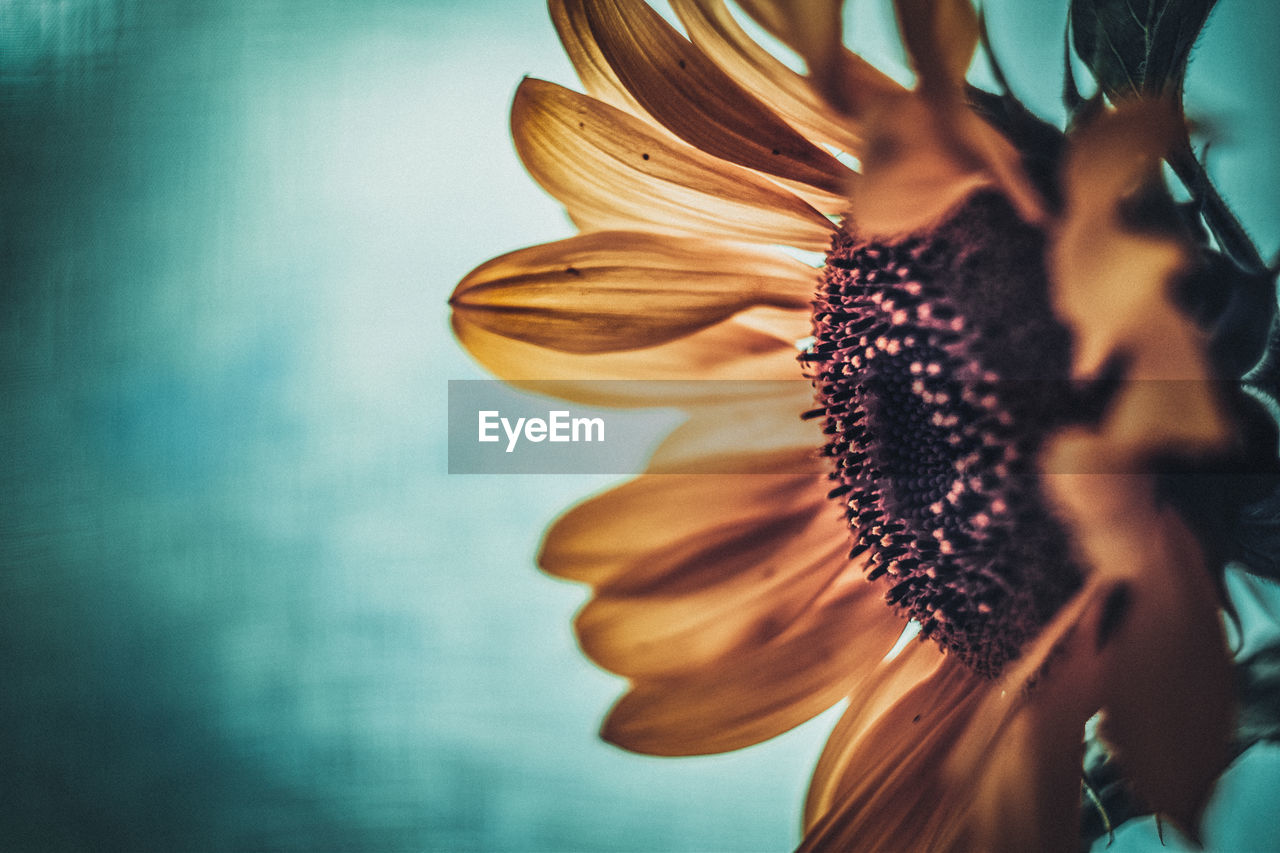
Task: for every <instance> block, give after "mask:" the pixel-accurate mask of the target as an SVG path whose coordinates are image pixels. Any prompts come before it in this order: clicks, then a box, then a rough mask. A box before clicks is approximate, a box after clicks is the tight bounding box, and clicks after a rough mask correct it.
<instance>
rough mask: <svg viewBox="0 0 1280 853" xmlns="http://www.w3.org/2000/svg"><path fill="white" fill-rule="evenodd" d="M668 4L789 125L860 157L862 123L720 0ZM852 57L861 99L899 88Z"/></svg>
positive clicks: (711, 53) (713, 57) (704, 48)
mask: <svg viewBox="0 0 1280 853" xmlns="http://www.w3.org/2000/svg"><path fill="white" fill-rule="evenodd" d="M671 6H672V8H673V9H675V12H676V14H677V15H678V16H679V18H680V21H681V23H683V24H684V28H685V30H686V31H687V32H688V33H689V38H690V40H692V41H693V43H694V44H696V45H697V46H698V47H699V48H701V49H702V51H703V52H705V53H706V55H707V56H708V57H710V59H711V60H712V61H713V62H715V63H716V64H717V65H718V66H720V67H721V68H723V69H724V70H725V71H726V72H728V73H729V74H731V75H732V76H733V77H734V78H735V79H737V80H738V82H739V83H741V84H742V85H743V86H744V87H746V88H747V89H749V90H750V91H752V92H754V93H755V94H756V95H757V96H758V97H759V98H760V99H761V100H763V101H764V102H765V103H766V104H768V105H769V107H770V108H771V109H772V110H773V111H774V112H776V113H778V114H779V115H781V116H782V117H783V118H784V119H786V120H787V122H788V123H789V124H791V125H792V126H793V127H795V128H796V129H797V130H799V131H801V132H802V133H804V134H805V135H806V136H807V137H809V138H810V139H813V140H814V141H816V142H823V143H826V144H828V145H832V146H834V147H835V148H837V149H840V150H843V151H847V152H848V153H850V154H853V155H854V156H860V151H861V144H860V140H861V130H860V128H859V127H858V126H856V125H855V124H853V123H851V122H850V121H849V120H848V118H847V117H844V116H841V115H840V114H839V113H837V112H835V111H834V110H832V109H831V108H830V107H829V106H827V105H826V104H825V103H824V102H823V100H822V97H821V96H819V95H818V93H817V92H815V91H814V90H813V87H812V86H811V85H810V82H809V80H808V79H807V78H805V77H803V76H802V75H800V74H797V73H796V72H795V71H792V70H791V69H790V68H788V67H787V66H786V65H785V64H783V63H782V62H781V61H780V60H779V59H778V58H777V57H776V56H774V55H773V54H771V53H769V51H767V50H765V49H764V48H763V47H761V46H760V45H759V44H757V43H756V42H755V41H754V40H753V39H752V38H751V37H750V36H749V35H747V33H746V32H745V31H744V30H743V29H742V27H741V26H739V24H738V22H737V21H736V20H735V19H734V17H733V14H732V13H731V12H730V11H729V7H728V5H726V4H725V3H724V2H723V0H672V3H671ZM846 53H847V52H846ZM850 57H851V58H850V65H851V66H852V67H853V68H854V69H855V70H856V71H857V72H858V73H859V74H860V77H859V78H858V79H856V80H854V81H853V82H851V84H850V87H851V88H857V89H861V90H862V92H863V93H862V94H861V96H860V97H861V98H862V99H864V100H871V99H872V98H874V97H875V96H876V95H878V94H881V93H893V92H895V91H901V88H902V87H901V86H899V85H898V84H897V83H896V82H895V81H894V80H893V79H892V78H890V77H888V76H886V75H884V74H881V73H880V72H879V71H877V70H876V69H875V68H873V67H872V66H871V65H870V64H868V63H866V62H864V61H862V60H861V59H860V58H858V57H853V56H852V55H850Z"/></svg>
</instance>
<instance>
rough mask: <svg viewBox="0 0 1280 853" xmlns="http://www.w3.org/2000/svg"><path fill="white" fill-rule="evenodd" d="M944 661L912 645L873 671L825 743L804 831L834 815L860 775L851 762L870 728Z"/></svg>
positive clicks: (934, 651)
mask: <svg viewBox="0 0 1280 853" xmlns="http://www.w3.org/2000/svg"><path fill="white" fill-rule="evenodd" d="M943 661H944V659H943V656H942V655H941V654H939V652H938V649H937V648H936V647H935V646H933V645H931V644H929V643H924V642H911V643H908V645H907V647H906V648H904V649H903V650H902V651H901V653H900V654H898V655H897V656H896V657H894V658H892V659H890V660H885V661H882V662H881V663H880V664H879V666H877V667H876V670H875V672H873V673H872V674H871V676H870V677H868V678H867V680H866V681H865V682H863V683H862V684H860V685H858V689H857V690H856V691H855V692H854V694H853V695H852V696H850V697H849V707H848V708H846V709H845V712H844V714H843V715H841V717H840V720H839V721H838V722H837V723H836V726H835V728H834V729H833V730H832V731H831V735H830V737H828V738H827V744H826V746H825V747H824V748H823V750H822V756H821V758H819V759H818V766H817V767H816V768H815V769H814V771H813V779H812V780H811V781H810V783H809V792H808V795H807V796H806V798H805V806H804V827H805V830H806V831H808V830H809V829H810V828H811V827H813V825H814V824H816V823H817V822H818V820H819V819H821V818H822V817H823V815H825V814H827V813H828V812H829V811H830V810H831V807H832V804H833V803H834V802H835V801H836V800H837V799H838V798H840V797H842V796H847V794H848V791H847V787H848V785H850V784H851V783H852V782H853V781H854V780H856V779H857V778H858V777H859V776H860V775H861V774H860V772H858V771H857V770H855V769H853V767H852V766H851V761H852V759H853V757H854V755H855V754H856V753H857V752H858V750H859V748H860V746H862V745H863V743H864V742H863V741H862V738H863V737H864V736H865V735H866V733H867V731H868V730H869V729H870V728H871V726H872V725H874V724H875V722H876V720H878V719H879V718H880V717H881V715H883V714H884V713H886V712H887V711H888V710H889V708H890V707H891V706H893V705H894V704H895V703H897V702H898V701H899V700H900V699H901V698H902V697H903V696H905V695H907V694H908V693H910V692H911V691H913V690H915V689H916V688H917V687H918V686H919V685H920V684H921V683H922V682H923V681H924V680H925V679H927V678H929V677H930V676H931V675H933V674H934V673H935V672H936V671H937V670H938V668H939V667H940V666H942V665H943Z"/></svg>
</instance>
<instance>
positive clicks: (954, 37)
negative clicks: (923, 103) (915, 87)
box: [893, 0, 978, 91]
mask: <svg viewBox="0 0 1280 853" xmlns="http://www.w3.org/2000/svg"><path fill="white" fill-rule="evenodd" d="M893 8H894V11H895V12H896V13H897V16H898V30H899V31H900V32H901V33H902V42H903V44H904V45H906V48H907V55H908V57H909V58H910V60H911V67H912V68H913V69H914V70H915V72H916V75H917V76H918V77H919V79H920V84H919V85H920V89H921V90H922V91H931V90H934V89H942V90H952V91H959V90H960V89H961V88H962V87H963V86H964V75H965V71H967V70H968V68H969V63H971V62H972V61H973V54H974V51H976V50H977V48H978V13H977V11H976V10H975V9H974V8H973V4H972V3H971V2H970V0H894V3H893Z"/></svg>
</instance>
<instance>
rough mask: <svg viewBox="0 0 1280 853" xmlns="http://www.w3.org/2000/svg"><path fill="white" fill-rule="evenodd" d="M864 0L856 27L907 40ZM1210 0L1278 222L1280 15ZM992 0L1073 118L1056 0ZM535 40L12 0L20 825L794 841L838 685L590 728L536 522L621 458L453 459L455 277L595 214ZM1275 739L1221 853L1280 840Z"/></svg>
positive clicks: (455, 842)
mask: <svg viewBox="0 0 1280 853" xmlns="http://www.w3.org/2000/svg"><path fill="white" fill-rule="evenodd" d="M879 5H883V4H877V3H874V2H871V0H853V11H854V16H853V17H854V18H855V19H857V20H861V18H860V16H861V15H862V14H863V13H864V11H865V12H866V13H867V14H869V15H870V23H868V24H866V25H865V26H862V27H860V28H859V29H857V31H856V32H855V33H853V36H854V40H855V41H856V42H857V43H858V44H859V45H860V46H861V47H863V48H864V49H865V52H866V53H867V54H868V55H869V56H870V57H871V58H873V59H876V60H877V61H878V62H881V63H883V64H887V65H888V66H890V67H891V68H895V69H896V70H897V73H898V74H899V75H901V73H902V59H901V56H900V55H899V54H898V53H897V52H896V49H895V48H894V47H893V41H892V39H891V38H890V37H889V36H890V34H891V24H890V23H889V18H888V17H887V16H886V15H885V14H884V10H883V9H881V8H879ZM1220 5H1221V8H1220V9H1219V10H1218V11H1217V12H1216V13H1215V15H1214V18H1213V20H1211V22H1210V25H1209V32H1208V35H1207V37H1206V39H1205V44H1204V49H1203V51H1202V52H1201V53H1200V54H1199V56H1198V58H1197V59H1196V61H1195V62H1194V64H1193V68H1192V73H1191V81H1190V91H1191V101H1192V104H1193V105H1196V104H1198V105H1200V106H1201V107H1202V109H1203V110H1204V111H1205V115H1206V117H1207V118H1209V119H1211V120H1213V121H1215V122H1218V123H1220V129H1221V136H1222V139H1221V140H1220V142H1219V143H1218V145H1217V149H1216V151H1215V154H1214V160H1213V161H1212V166H1213V169H1212V171H1213V172H1214V174H1215V175H1216V176H1217V177H1218V179H1219V181H1220V186H1221V189H1222V190H1223V192H1224V194H1225V195H1226V196H1227V198H1228V199H1230V200H1231V201H1232V202H1233V204H1234V205H1235V206H1236V209H1237V211H1238V212H1239V213H1240V214H1241V216H1242V217H1243V219H1244V220H1245V222H1246V223H1247V224H1248V225H1249V226H1250V228H1251V229H1252V230H1253V232H1254V234H1255V236H1256V237H1257V238H1258V242H1259V243H1260V245H1261V246H1262V248H1263V251H1264V253H1270V252H1273V251H1274V250H1275V248H1276V246H1277V244H1278V243H1280V217H1278V215H1277V206H1276V203H1275V199H1276V197H1277V190H1280V166H1278V165H1277V158H1276V156H1275V150H1276V144H1277V140H1280V132H1278V131H1280V127H1278V124H1280V109H1278V108H1277V107H1276V102H1275V98H1274V92H1273V91H1272V89H1273V87H1274V82H1275V80H1277V79H1280V74H1278V72H1280V67H1278V66H1280V61H1278V60H1277V56H1276V53H1275V51H1274V47H1273V45H1274V42H1275V38H1276V36H1277V35H1280V32H1278V31H1277V30H1278V28H1277V21H1278V20H1280V18H1278V16H1277V13H1276V11H1274V10H1273V8H1272V6H1271V5H1270V4H1269V3H1268V2H1266V0H1255V2H1245V0H1223V2H1222V3H1221V4H1220ZM987 6H988V10H989V14H990V17H991V23H992V32H993V38H994V40H995V43H996V45H997V48H1000V49H1002V59H1003V60H1004V62H1005V63H1006V64H1007V65H1008V66H1009V71H1010V73H1011V76H1012V78H1013V81H1014V84H1015V86H1016V87H1017V88H1018V89H1019V91H1020V94H1022V95H1024V97H1025V98H1026V99H1027V100H1028V101H1029V102H1030V103H1031V105H1032V106H1033V107H1035V108H1037V109H1038V110H1039V111H1041V112H1042V113H1045V114H1051V115H1055V116H1056V115H1060V111H1057V112H1055V110H1056V107H1055V104H1056V102H1057V94H1058V91H1059V89H1058V86H1059V80H1060V73H1059V72H1060V57H1061V53H1062V50H1061V46H1062V27H1063V22H1064V20H1065V11H1064V6H1065V4H1064V3H1059V2H1035V3H1032V2H1026V0H1002V2H995V0H993V2H990V3H988V4H987ZM860 7H866V9H865V10H864V9H862V8H860ZM526 74H532V75H535V76H541V77H547V78H549V79H553V80H557V81H559V82H562V83H571V82H572V75H571V71H570V69H569V67H568V64H567V62H566V61H565V60H564V58H563V57H562V56H561V54H560V50H559V47H558V44H557V41H556V39H555V34H554V31H553V29H552V27H551V25H550V23H549V22H548V21H547V19H546V13H545V8H544V7H543V5H542V4H541V3H540V2H537V0H480V2H465V0H363V2H361V3H358V4H356V3H347V2H337V0H334V2H328V0H184V2H180V3H179V2H174V3H146V2H143V0H46V2H40V1H39V0H4V2H0V301H2V307H0V482H3V488H0V608H2V609H0V850H5V851H24V850H32V851H37V850H55V851H60V850H124V851H131V850H139V851H143V850H173V851H188V850H189V851H203V850H210V851H214V850H218V851H239V850H297V851H311V850H316V851H322V850H344V851H345V850H351V851H356V850H361V851H362V850H369V851H413V850H432V851H435V850H441V851H444V850H448V851H463V850H494V851H507V850H510V851H517V850H518V851H524V850H529V851H571V850H583V851H595V850H619V851H624V850H625V851H643V850H655V851H656V850H672V851H675V850H681V851H768V850H784V849H789V848H790V846H791V845H793V844H794V842H795V841H796V838H797V827H798V823H799V810H800V804H801V800H802V797H803V793H804V787H805V784H806V782H807V778H808V774H809V772H810V770H811V769H812V765H813V762H814V760H815V758H816V755H817V752H818V750H819V749H820V747H821V743H822V740H823V738H824V737H825V732H826V729H827V728H829V727H830V725H831V723H832V722H833V718H832V717H831V716H830V715H828V716H826V717H824V718H820V719H819V720H817V721H815V722H814V723H812V724H810V725H808V726H805V727H802V728H801V729H799V730H797V731H796V732H793V733H791V734H789V735H787V736H785V737H783V738H780V739H778V740H776V741H773V742H771V743H768V744H765V745H762V746H760V747H756V748H753V749H750V750H746V751H743V752H741V753H737V754H733V755H729V756H722V757H711V758H697V759H681V760H670V759H650V758H643V757H638V756H633V755H629V754H625V753H623V752H620V751H618V750H615V749H613V748H611V747H608V746H606V745H604V744H602V743H601V742H599V741H598V740H596V738H595V732H596V728H597V726H598V724H599V721H600V719H601V717H602V715H603V714H604V712H605V710H606V709H607V708H608V706H609V704H610V702H611V701H612V699H613V698H614V697H616V695H617V694H618V693H619V692H620V690H621V684H620V683H619V682H618V681H617V680H616V679H613V678H612V677H610V676H608V675H606V674H605V673H602V672H600V671H599V670H596V669H595V668H593V667H592V666H591V665H590V664H589V663H587V662H586V661H585V659H583V658H582V656H581V655H580V653H579V652H578V651H577V650H576V648H575V646H574V643H573V639H572V636H571V634H570V630H569V620H570V617H571V615H572V613H573V611H574V610H575V609H576V608H577V607H578V606H579V605H580V604H581V602H582V600H583V597H584V594H583V592H582V591H581V590H579V589H577V588H575V587H572V586H570V585H567V584H564V583H561V582H558V581H554V580H551V579H549V578H546V577H543V576H540V575H539V574H538V573H537V572H536V570H535V569H534V567H533V564H532V556H533V553H534V552H535V549H536V547H537V542H538V538H539V536H540V534H541V531H542V530H543V528H544V527H545V526H546V524H547V522H548V521H549V520H550V519H551V518H552V517H554V515H555V514H556V513H557V512H559V511H560V510H561V509H563V508H564V507H566V506H568V505H569V504H570V503H572V502H573V501H575V500H577V499H578V498H581V497H582V496H585V495H586V494H588V493H590V492H593V491H596V490H599V489H601V488H604V487H605V486H607V485H608V484H609V483H610V482H612V479H611V478H607V477H600V476H559V477H555V476H508V477H498V476H460V475H453V476H450V475H448V474H447V473H446V429H445V418H446V406H445V397H446V381H447V380H448V379H475V378H482V376H483V374H482V373H481V372H480V371H479V370H478V369H477V368H476V367H475V366H474V365H473V364H472V363H471V362H470V360H469V359H468V358H467V357H466V355H465V354H464V353H462V352H461V351H460V350H459V349H458V348H457V347H456V345H455V344H454V343H453V341H452V340H451V337H450V334H449V331H448V323H447V311H446V306H445V300H446V298H447V297H448V294H449V292H450V291H451V289H452V287H453V285H454V283H455V282H456V281H457V280H458V279H459V278H460V277H461V276H462V275H464V274H465V273H466V272H467V270H469V269H470V268H471V267H473V266H475V265H477V264H479V263H480V262H482V261H484V260H486V259H487V258H489V257H491V256H493V255H495V254H498V253H500V252H503V251H507V250H510V249H514V248H518V247H520V246H524V245H529V244H532V243H537V242H542V241H546V240H550V239H555V238H558V237H562V236H567V235H568V234H569V233H571V232H572V229H571V227H570V225H569V223H568V221H567V220H566V218H565V217H564V215H563V213H562V212H561V211H560V209H559V208H558V206H557V205H556V204H555V203H554V202H552V201H551V200H550V199H549V198H548V197H547V196H545V195H544V194H542V193H541V191H540V190H538V189H537V187H536V186H535V185H533V184H532V182H531V181H530V180H528V179H527V177H526V176H525V175H524V174H523V171H522V169H521V167H520V165H519V163H518V161H517V160H516V158H515V156H514V154H513V152H512V148H511V143H510V140H509V137H508V135H507V131H506V112H507V109H508V105H509V103H510V98H511V95H512V93H513V92H514V89H515V86H516V84H517V83H518V82H519V80H520V78H521V77H522V76H523V75H526ZM1274 759H1275V756H1274V755H1272V754H1271V753H1264V752H1260V753H1258V754H1257V755H1255V756H1252V757H1251V758H1250V759H1249V761H1250V762H1252V764H1256V765H1257V766H1258V767H1257V768H1254V769H1250V768H1245V770H1247V771H1248V772H1245V773H1236V774H1234V775H1232V776H1231V777H1230V780H1229V783H1228V784H1227V785H1224V791H1225V793H1224V794H1223V796H1221V797H1220V798H1219V800H1218V801H1216V802H1215V805H1214V811H1213V813H1212V815H1211V821H1212V822H1211V829H1212V832H1211V835H1210V841H1211V842H1215V843H1218V844H1219V845H1222V846H1221V849H1233V850H1234V849H1242V846H1243V845H1246V844H1248V845H1263V846H1262V847H1259V849H1266V847H1265V845H1271V846H1275V845H1276V844H1277V843H1278V842H1277V837H1276V835H1275V830H1274V829H1270V828H1269V825H1268V824H1266V823H1265V822H1263V821H1264V820H1265V813H1266V810H1265V809H1264V810H1262V813H1260V810H1259V808H1258V804H1259V803H1265V802H1272V803H1274V801H1275V794H1276V792H1277V791H1280V787H1278V786H1280V763H1278V762H1277V761H1276V760H1274ZM1251 766H1252V765H1251ZM1268 774H1270V775H1268ZM1267 832H1271V835H1267V834H1266V833H1267ZM1152 844H1156V845H1157V847H1158V843H1157V842H1155V841H1154V833H1152V832H1151V831H1150V828H1149V827H1144V826H1137V827H1134V828H1132V829H1126V830H1125V831H1124V832H1122V833H1121V837H1120V839H1119V843H1118V844H1117V845H1116V846H1115V847H1113V849H1133V850H1137V849H1146V848H1147V847H1148V846H1150V845H1152ZM1233 844H1234V845H1236V846H1231V845H1233ZM1125 845H1128V846H1127V847H1126V846H1125Z"/></svg>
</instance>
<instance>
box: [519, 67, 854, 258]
mask: <svg viewBox="0 0 1280 853" xmlns="http://www.w3.org/2000/svg"><path fill="white" fill-rule="evenodd" d="M511 129H512V134H513V135H514V137H515V143H516V150H517V152H518V153H519V154H520V158H521V160H523V161H524V164H525V167H526V168H527V169H528V170H529V174H530V175H532V176H533V177H534V178H535V179H536V180H537V181H538V183H540V184H542V186H543V187H544V188H546V190H547V191H548V192H550V193H551V194H552V195H554V196H555V197H556V198H558V199H559V200H560V201H561V202H563V203H564V204H565V206H566V207H567V208H568V210H569V213H570V214H571V215H572V216H573V218H574V221H575V222H577V223H578V224H579V225H580V226H581V227H583V229H584V230H608V229H619V230H628V229H631V228H634V227H635V226H637V225H642V226H644V228H645V229H646V230H652V231H657V232H661V233H669V234H692V235H697V236H704V237H722V238H725V239H729V240H745V241H750V242H755V243H765V244H771V245H788V246H795V247H797V248H803V249H812V250H818V251H821V250H824V249H826V247H827V243H828V242H829V240H830V237H831V232H832V230H833V229H834V226H833V225H832V223H831V221H830V220H828V219H827V218H826V217H824V216H823V215H822V214H820V213H819V212H818V211H816V210H814V209H813V208H812V207H810V206H809V205H808V204H805V203H804V202H803V201H801V200H800V199H798V198H796V197H795V196H794V195H793V194H791V193H788V192H787V191H785V190H783V189H781V188H780V187H778V186H777V185H776V184H774V183H772V182H770V181H767V180H766V179H764V178H762V177H759V176H757V175H755V174H753V173H752V172H750V171H748V170H746V169H742V168H741V167H737V166H733V165H731V164H729V163H725V162H723V161H721V160H717V159H716V158H714V157H711V156H709V155H706V154H703V153H702V152H700V151H698V150H697V149H694V148H692V147H688V146H685V145H682V144H678V143H675V142H673V141H669V140H668V139H667V138H664V137H665V134H664V135H659V134H658V133H656V132H655V131H654V130H653V129H651V127H650V126H649V125H648V124H647V123H646V122H644V121H641V120H640V119H637V118H635V117H634V116H630V115H627V114H626V113H624V112H622V111H621V110H618V109H615V108H614V107H610V106H609V105H608V104H605V103H603V102H601V101H597V100H595V99H593V98H590V97H587V96H585V95H580V94H578V93H576V92H571V91H569V90H568V89H565V88H562V87H560V86H556V85H555V84H553V83H547V82H545V81H541V80H534V79H526V80H525V81H524V82H523V83H522V84H521V85H520V88H519V90H517V92H516V98H515V103H514V104H513V105H512V110H511Z"/></svg>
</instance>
